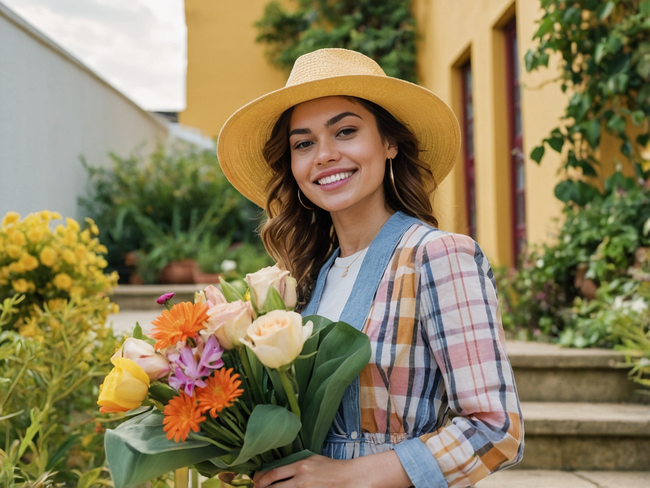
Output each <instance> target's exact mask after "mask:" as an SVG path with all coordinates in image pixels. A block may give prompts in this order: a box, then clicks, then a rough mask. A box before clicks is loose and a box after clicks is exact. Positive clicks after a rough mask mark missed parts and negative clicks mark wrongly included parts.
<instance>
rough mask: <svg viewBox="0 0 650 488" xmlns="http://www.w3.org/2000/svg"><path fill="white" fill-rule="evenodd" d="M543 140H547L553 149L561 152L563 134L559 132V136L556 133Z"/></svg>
mask: <svg viewBox="0 0 650 488" xmlns="http://www.w3.org/2000/svg"><path fill="white" fill-rule="evenodd" d="M544 141H545V142H547V143H548V145H549V146H551V148H552V149H553V150H554V151H556V152H559V153H561V152H562V146H563V145H564V136H562V135H561V134H560V135H559V136H558V135H557V134H553V135H552V136H551V137H549V138H548V139H544Z"/></svg>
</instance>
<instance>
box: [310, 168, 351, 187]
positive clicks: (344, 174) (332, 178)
mask: <svg viewBox="0 0 650 488" xmlns="http://www.w3.org/2000/svg"><path fill="white" fill-rule="evenodd" d="M354 173H356V171H341V172H340V173H335V174H333V175H328V176H324V177H322V178H319V179H318V180H316V182H315V183H316V184H317V185H328V184H330V183H336V182H337V181H341V180H345V179H348V178H349V177H350V176H352V175H353V174H354Z"/></svg>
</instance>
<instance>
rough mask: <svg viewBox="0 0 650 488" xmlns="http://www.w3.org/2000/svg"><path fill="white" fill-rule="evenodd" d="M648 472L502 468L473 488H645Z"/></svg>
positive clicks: (649, 477)
mask: <svg viewBox="0 0 650 488" xmlns="http://www.w3.org/2000/svg"><path fill="white" fill-rule="evenodd" d="M649 486H650V471H552V470H527V469H517V470H515V469H506V470H503V471H499V472H497V473H494V474H492V475H490V476H488V477H487V478H485V479H484V480H482V481H479V482H478V483H476V488H648V487H649Z"/></svg>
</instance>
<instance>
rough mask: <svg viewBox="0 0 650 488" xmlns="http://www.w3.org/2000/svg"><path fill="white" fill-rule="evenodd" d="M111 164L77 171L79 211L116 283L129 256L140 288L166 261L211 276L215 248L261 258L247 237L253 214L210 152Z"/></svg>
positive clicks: (174, 152) (175, 152) (182, 151)
mask: <svg viewBox="0 0 650 488" xmlns="http://www.w3.org/2000/svg"><path fill="white" fill-rule="evenodd" d="M111 158H112V165H111V166H110V167H108V168H96V167H92V166H90V165H88V164H86V163H84V167H85V168H86V170H87V171H88V176H89V191H88V196H87V197H85V198H82V199H80V204H81V206H82V207H83V208H84V209H85V210H86V212H87V213H88V214H89V215H90V216H91V217H92V218H93V219H94V220H95V221H96V222H97V224H98V226H99V228H100V229H101V231H100V232H101V233H100V238H101V240H102V242H103V243H105V245H106V247H107V248H108V263H109V269H114V270H118V271H119V272H120V279H121V280H126V279H128V276H129V274H130V273H131V272H132V271H133V270H132V269H131V270H130V269H128V268H127V265H126V264H125V259H126V257H127V255H128V254H129V253H131V252H133V251H138V253H139V262H138V270H137V271H139V272H140V273H141V275H142V277H143V278H144V279H145V281H146V282H155V281H156V280H157V276H158V273H159V272H160V270H161V269H162V268H164V267H165V265H167V264H168V263H169V262H171V261H181V260H183V259H186V258H190V259H199V258H200V261H202V262H203V263H205V266H204V267H205V268H214V267H215V266H216V265H217V264H218V263H217V262H216V258H212V256H213V249H214V248H215V246H217V244H218V243H224V242H226V243H228V245H230V244H231V243H233V242H249V243H253V242H254V243H256V244H257V247H256V254H259V253H260V252H263V251H261V245H260V241H259V239H258V238H257V236H256V235H255V232H254V231H255V228H256V226H257V218H258V217H259V209H258V208H257V207H256V206H255V205H254V204H252V203H251V202H249V201H248V200H246V199H245V198H244V197H243V196H241V194H240V193H238V192H237V190H235V189H234V188H233V187H232V185H231V184H230V183H229V182H228V180H227V179H226V177H225V176H224V174H223V172H222V171H221V168H220V166H219V162H218V161H217V156H216V154H215V152H214V151H199V150H196V149H192V148H189V147H184V146H183V147H176V148H174V149H171V150H168V151H166V150H164V149H162V148H160V149H158V150H157V151H156V152H154V153H153V154H151V155H150V156H149V157H148V158H146V159H143V158H140V157H138V156H130V157H128V158H121V157H119V156H117V155H115V154H113V155H111ZM127 264H128V263H127ZM205 271H211V269H205Z"/></svg>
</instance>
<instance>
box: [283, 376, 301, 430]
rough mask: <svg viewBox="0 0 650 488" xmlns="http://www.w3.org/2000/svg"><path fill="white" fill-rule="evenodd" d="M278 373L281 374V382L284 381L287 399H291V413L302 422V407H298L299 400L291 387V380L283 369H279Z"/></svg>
mask: <svg viewBox="0 0 650 488" xmlns="http://www.w3.org/2000/svg"><path fill="white" fill-rule="evenodd" d="M278 373H279V374H280V380H281V381H282V387H283V388H284V392H285V393H286V394H287V398H288V399H289V406H290V407H291V411H292V412H293V413H294V414H295V415H296V417H298V420H300V407H299V406H298V399H297V398H296V392H295V391H294V390H293V387H292V386H291V380H290V379H289V377H288V376H287V372H286V371H282V370H281V369H278Z"/></svg>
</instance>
